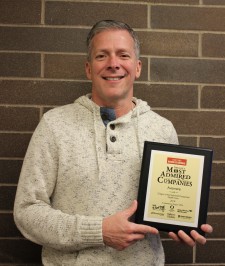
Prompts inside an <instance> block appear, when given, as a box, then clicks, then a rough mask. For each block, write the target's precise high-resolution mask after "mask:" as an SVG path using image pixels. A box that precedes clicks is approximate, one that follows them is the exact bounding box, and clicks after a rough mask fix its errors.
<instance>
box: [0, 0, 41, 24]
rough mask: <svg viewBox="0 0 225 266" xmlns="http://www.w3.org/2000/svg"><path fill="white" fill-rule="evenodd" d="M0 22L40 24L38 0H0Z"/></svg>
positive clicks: (39, 4)
mask: <svg viewBox="0 0 225 266" xmlns="http://www.w3.org/2000/svg"><path fill="white" fill-rule="evenodd" d="M0 10H1V12H0V23H5V24H7V23H8V24H17V23H18V24H40V22H41V1H40V0H20V1H18V0H10V1H9V0H1V1H0Z"/></svg>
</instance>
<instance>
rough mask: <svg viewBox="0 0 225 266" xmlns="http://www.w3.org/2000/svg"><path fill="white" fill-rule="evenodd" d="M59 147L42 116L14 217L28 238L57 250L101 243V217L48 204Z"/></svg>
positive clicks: (16, 199)
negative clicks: (62, 209) (59, 208)
mask: <svg viewBox="0 0 225 266" xmlns="http://www.w3.org/2000/svg"><path fill="white" fill-rule="evenodd" d="M57 172H58V149H57V144H56V143H55V140H54V136H53V134H52V132H51V130H50V128H49V127H48V125H47V123H46V121H45V119H44V118H43V119H42V121H41V122H40V123H39V125H38V127H37V128H36V130H35V132H34V134H33V136H32V138H31V141H30V144H29V147H28V150H27V153H26V156H25V159H24V163H23V167H22V170H21V175H20V179H19V183H18V188H17V193H16V198H15V204H14V220H15V223H16V225H17V227H18V229H19V230H20V231H21V233H22V234H23V235H24V236H25V237H26V238H27V239H29V240H31V241H33V242H35V243H37V244H40V245H42V246H48V247H51V248H54V249H58V250H64V251H76V250H80V249H84V248H87V247H93V246H102V245H104V244H103V238H102V219H103V218H102V217H92V216H82V215H79V214H76V215H70V214H67V213H63V212H62V211H61V210H57V209H54V208H53V207H52V206H51V196H52V194H53V193H54V187H55V184H56V182H57Z"/></svg>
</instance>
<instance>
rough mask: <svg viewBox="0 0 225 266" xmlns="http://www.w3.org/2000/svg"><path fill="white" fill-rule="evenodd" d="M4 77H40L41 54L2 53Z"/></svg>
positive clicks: (0, 69) (1, 65)
mask: <svg viewBox="0 0 225 266" xmlns="http://www.w3.org/2000/svg"><path fill="white" fill-rule="evenodd" d="M0 62H4V64H3V63H1V64H0V73H1V74H0V75H1V76H2V77H4V76H5V77H40V68H41V57H40V55H39V54H27V53H25V54H19V53H0Z"/></svg>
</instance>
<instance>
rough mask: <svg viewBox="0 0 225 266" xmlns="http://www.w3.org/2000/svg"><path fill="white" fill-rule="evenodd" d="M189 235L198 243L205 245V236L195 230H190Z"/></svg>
mask: <svg viewBox="0 0 225 266" xmlns="http://www.w3.org/2000/svg"><path fill="white" fill-rule="evenodd" d="M191 236H192V237H193V239H194V240H195V241H196V242H198V243H199V244H202V245H205V243H206V238H205V237H204V236H202V235H200V234H199V233H198V232H196V231H195V230H192V231H191Z"/></svg>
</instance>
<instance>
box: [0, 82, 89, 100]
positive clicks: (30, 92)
mask: <svg viewBox="0 0 225 266" xmlns="http://www.w3.org/2000/svg"><path fill="white" fill-rule="evenodd" d="M0 87H1V94H0V104H27V105H63V104H68V103H73V102H74V101H75V99H77V98H78V97H79V96H81V95H84V94H87V93H90V92H91V84H90V83H89V82H75V81H31V80H0Z"/></svg>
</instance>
